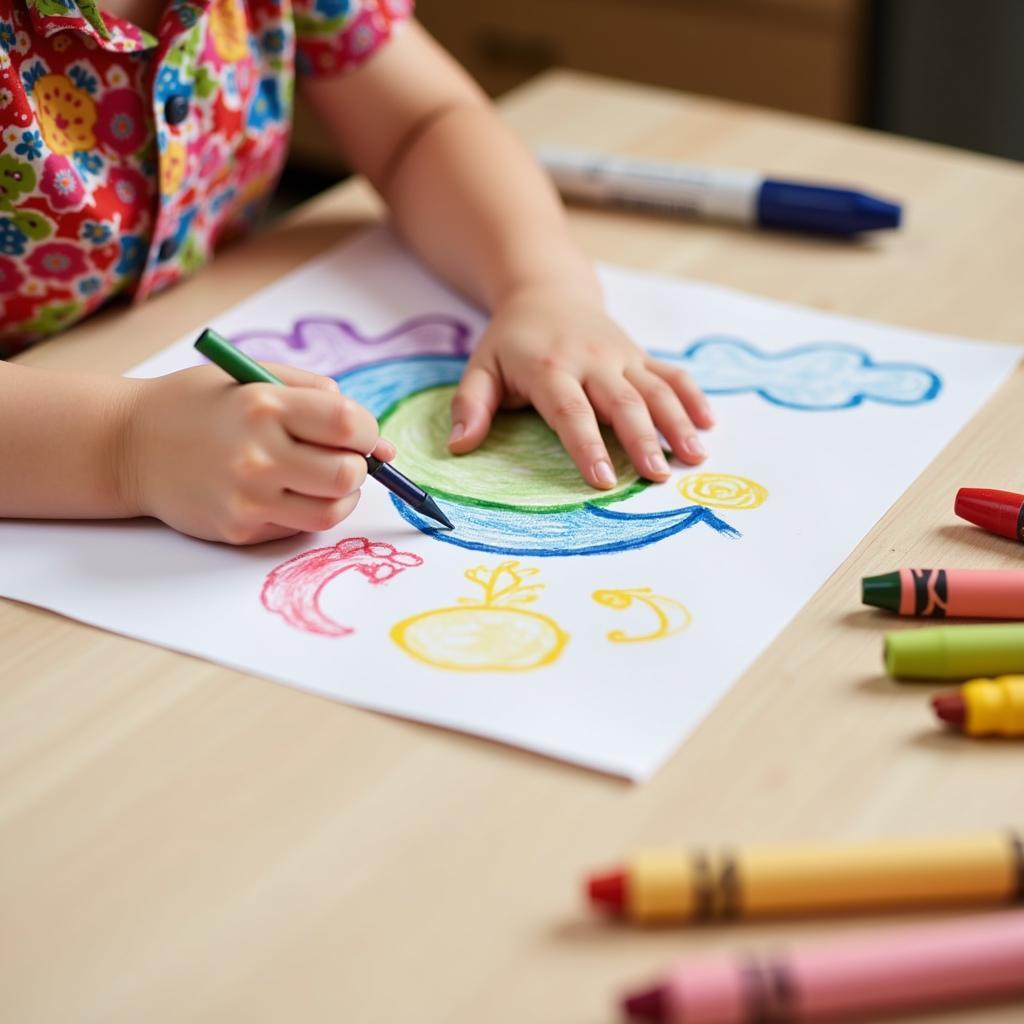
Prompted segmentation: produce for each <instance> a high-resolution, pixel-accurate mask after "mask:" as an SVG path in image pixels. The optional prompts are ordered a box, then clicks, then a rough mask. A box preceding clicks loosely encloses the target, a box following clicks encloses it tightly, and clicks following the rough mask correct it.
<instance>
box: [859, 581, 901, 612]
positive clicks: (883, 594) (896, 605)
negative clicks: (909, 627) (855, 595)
mask: <svg viewBox="0 0 1024 1024" xmlns="http://www.w3.org/2000/svg"><path fill="white" fill-rule="evenodd" d="M860 599H861V602H862V603H863V604H869V605H871V606H872V607H873V608H886V609H888V610H889V611H891V612H898V611H899V610H900V574H899V573H898V572H887V573H885V574H884V575H882V576H865V577H864V579H862V580H861V581H860Z"/></svg>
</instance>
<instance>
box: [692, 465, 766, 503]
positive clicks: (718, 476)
mask: <svg viewBox="0 0 1024 1024" xmlns="http://www.w3.org/2000/svg"><path fill="white" fill-rule="evenodd" d="M678 487H679V493H680V494H681V495H682V496H683V497H684V498H687V499H689V500H690V501H692V502H694V503H695V504H697V505H706V506H707V507H708V508H731V509H747V508H757V507H758V505H762V504H764V501H765V499H766V498H767V497H768V490H767V488H765V487H762V486H761V484H759V483H756V482H755V481H753V480H750V479H748V478H747V477H745V476H733V475H731V474H730V473H692V474H690V475H689V476H684V477H683V478H682V480H680V481H679V484H678Z"/></svg>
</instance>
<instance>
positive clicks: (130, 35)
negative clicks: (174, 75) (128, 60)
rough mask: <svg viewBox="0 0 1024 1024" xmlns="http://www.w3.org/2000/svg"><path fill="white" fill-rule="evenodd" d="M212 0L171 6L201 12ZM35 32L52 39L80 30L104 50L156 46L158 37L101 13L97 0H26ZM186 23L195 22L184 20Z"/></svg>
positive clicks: (129, 50)
mask: <svg viewBox="0 0 1024 1024" xmlns="http://www.w3.org/2000/svg"><path fill="white" fill-rule="evenodd" d="M211 2H212V0H171V6H172V8H186V7H188V8H192V10H193V11H194V12H195V13H196V14H201V13H202V12H203V11H204V10H205V9H206V8H207V7H209V6H210V3H211ZM26 5H27V7H28V10H29V15H30V17H31V18H32V24H33V26H34V27H35V29H36V31H37V32H39V33H40V34H41V35H42V36H43V37H45V38H49V37H50V36H52V35H55V34H56V33H57V32H64V31H67V30H69V29H70V30H71V31H75V32H80V33H81V34H82V35H84V36H87V37H88V38H90V39H92V40H94V41H95V42H96V44H97V45H98V46H100V47H101V48H102V49H104V50H111V51H115V52H118V53H134V52H136V51H138V50H148V49H150V48H152V47H154V46H156V45H157V40H156V38H155V37H154V36H153V35H152V34H151V33H149V32H145V31H143V30H142V29H140V28H139V27H138V26H137V25H134V24H133V23H132V22H130V21H126V20H125V19H123V18H115V17H114V16H113V15H111V14H106V15H104V14H102V13H100V9H99V7H98V6H97V3H96V0H26ZM181 20H182V22H184V23H185V24H191V23H193V22H194V21H195V16H194V15H193V17H192V18H190V19H187V20H186V19H185V18H182V19H181Z"/></svg>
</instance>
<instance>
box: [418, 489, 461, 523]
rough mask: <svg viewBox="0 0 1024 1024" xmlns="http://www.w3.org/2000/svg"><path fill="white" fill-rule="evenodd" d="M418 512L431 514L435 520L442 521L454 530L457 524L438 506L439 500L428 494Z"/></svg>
mask: <svg viewBox="0 0 1024 1024" xmlns="http://www.w3.org/2000/svg"><path fill="white" fill-rule="evenodd" d="M417 511H418V512H420V513H421V514H423V515H425V516H429V517H430V518H431V519H433V520H434V521H435V522H438V523H440V524H441V525H442V526H444V527H445V529H447V530H454V529H455V524H454V523H453V522H452V521H451V520H450V519H449V518H448V517H447V516H446V515H445V514H444V513H443V512H442V511H441V510H440V508H438V506H437V502H436V501H434V499H433V498H432V497H431V496H430V495H429V494H428V495H427V496H426V497H425V498H424V499H423V502H422V504H421V505H420V507H419V509H417Z"/></svg>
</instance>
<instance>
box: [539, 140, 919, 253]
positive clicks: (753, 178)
mask: <svg viewBox="0 0 1024 1024" xmlns="http://www.w3.org/2000/svg"><path fill="white" fill-rule="evenodd" d="M536 153H537V157H538V159H539V160H540V162H541V164H542V165H543V166H544V168H545V169H546V170H547V171H548V173H549V174H550V175H551V177H552V178H553V179H554V182H555V185H556V186H557V187H558V190H559V191H560V192H561V193H562V195H563V196H565V197H566V198H567V199H578V200H584V201H586V202H592V203H608V204H610V205H614V206H625V207H635V208H638V209H647V210H655V211H659V212H662V213H681V214H685V215H688V216H693V217H707V218H710V219H714V220H727V221H732V222H734V223H740V224H756V225H758V226H759V227H766V228H784V229H787V230H790V231H808V232H813V233H815V234H824V235H845V236H849V235H856V234H858V233H860V232H861V231H878V230H880V229H882V228H897V227H899V224H900V214H901V207H900V205H899V204H898V203H890V202H888V201H886V200H885V199H879V198H877V197H876V196H871V195H868V194H867V193H864V192H857V191H854V190H852V189H846V188H830V187H828V186H825V185H810V184H806V183H803V182H798V181H776V180H774V179H772V178H766V177H764V175H762V174H760V173H758V172H757V171H748V170H742V169H738V168H737V169H727V168H714V167H694V166H690V165H687V164H678V163H666V162H659V161H651V160H633V159H630V158H629V157H619V156H605V155H602V154H599V153H591V152H587V151H585V150H579V149H562V148H561V147H555V146H540V147H538V149H537V150H536Z"/></svg>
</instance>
